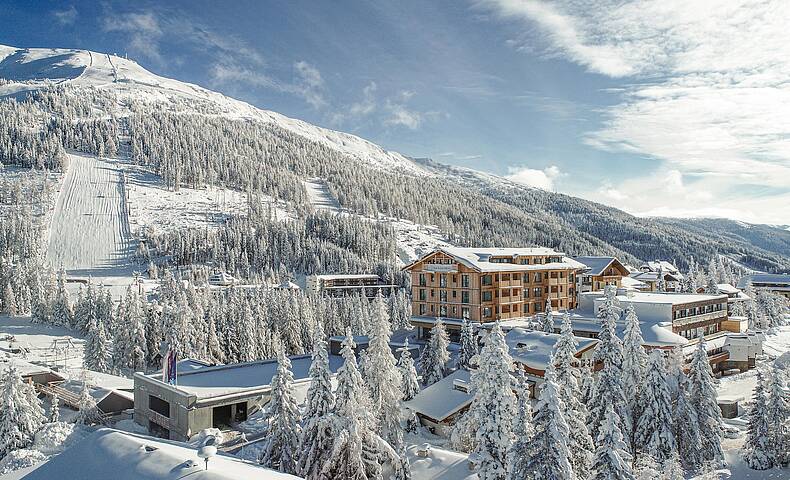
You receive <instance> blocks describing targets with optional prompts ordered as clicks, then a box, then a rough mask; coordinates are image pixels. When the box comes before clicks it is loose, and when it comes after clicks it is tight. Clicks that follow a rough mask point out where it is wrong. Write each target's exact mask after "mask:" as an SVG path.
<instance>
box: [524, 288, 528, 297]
mask: <svg viewBox="0 0 790 480" xmlns="http://www.w3.org/2000/svg"><path fill="white" fill-rule="evenodd" d="M524 298H529V289H528V288H525V289H524Z"/></svg>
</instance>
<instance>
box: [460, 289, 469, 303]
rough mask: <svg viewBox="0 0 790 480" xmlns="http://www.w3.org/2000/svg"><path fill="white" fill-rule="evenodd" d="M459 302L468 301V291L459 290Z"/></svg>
mask: <svg viewBox="0 0 790 480" xmlns="http://www.w3.org/2000/svg"><path fill="white" fill-rule="evenodd" d="M461 303H469V292H467V291H463V292H461Z"/></svg>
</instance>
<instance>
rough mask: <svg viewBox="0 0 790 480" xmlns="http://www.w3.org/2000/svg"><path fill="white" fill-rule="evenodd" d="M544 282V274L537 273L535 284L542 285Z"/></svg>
mask: <svg viewBox="0 0 790 480" xmlns="http://www.w3.org/2000/svg"><path fill="white" fill-rule="evenodd" d="M542 281H543V273H541V272H535V283H540V282H542Z"/></svg>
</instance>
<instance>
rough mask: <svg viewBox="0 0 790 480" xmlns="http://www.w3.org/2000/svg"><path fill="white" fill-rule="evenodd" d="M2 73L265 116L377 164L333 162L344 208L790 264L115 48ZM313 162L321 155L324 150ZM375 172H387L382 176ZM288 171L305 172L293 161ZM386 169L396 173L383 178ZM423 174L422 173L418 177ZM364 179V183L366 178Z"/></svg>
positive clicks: (485, 235)
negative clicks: (398, 146) (186, 76)
mask: <svg viewBox="0 0 790 480" xmlns="http://www.w3.org/2000/svg"><path fill="white" fill-rule="evenodd" d="M0 78H5V79H6V80H4V81H3V82H0V100H2V99H3V98H15V99H21V98H24V97H25V96H26V95H28V94H30V93H32V92H34V91H38V90H45V89H48V88H50V87H52V86H58V87H60V86H64V87H65V86H69V87H70V88H77V89H81V88H94V89H98V90H100V91H106V92H111V93H112V94H114V95H116V96H117V97H118V101H119V103H121V104H122V105H121V107H123V108H126V110H125V111H126V112H127V113H126V114H130V113H131V110H132V106H130V105H129V104H127V103H131V102H136V101H139V102H142V103H143V104H150V105H153V106H156V107H157V108H156V110H158V109H159V106H160V105H166V106H167V108H168V109H169V110H170V111H172V113H173V114H175V115H176V116H181V117H180V118H181V119H183V121H185V122H188V121H191V120H189V118H188V116H186V115H183V114H195V115H200V116H203V117H205V118H207V119H209V120H210V119H211V118H221V119H223V120H227V121H233V122H237V121H241V122H245V121H259V122H261V123H262V124H268V125H272V126H274V127H276V128H279V129H282V130H283V131H286V132H288V135H290V136H293V135H295V136H296V137H298V138H302V139H304V141H307V142H308V143H309V144H312V143H316V144H320V145H323V146H324V147H326V148H329V149H331V150H332V151H335V152H337V154H338V155H340V156H341V157H342V156H346V157H348V158H350V159H354V160H356V161H358V162H360V163H359V164H360V165H362V166H364V167H367V168H369V169H371V172H372V173H371V174H366V173H365V172H360V171H356V172H355V171H354V169H355V167H354V166H352V165H346V166H342V162H340V163H336V164H335V167H332V168H334V169H335V170H336V169H340V170H342V171H335V170H332V171H331V172H330V173H332V174H333V178H331V179H330V180H329V183H330V187H333V188H334V191H333V195H335V197H337V199H338V200H339V201H340V202H341V203H342V204H343V206H344V207H346V208H351V209H354V208H357V209H358V208H362V207H361V206H364V210H367V211H365V212H363V213H366V214H372V213H376V212H375V210H376V209H378V212H381V213H386V214H390V213H392V212H391V211H388V210H393V211H398V212H399V213H400V214H401V215H402V217H403V218H406V219H409V220H412V221H415V222H418V221H419V220H423V221H424V222H428V224H436V225H444V229H445V230H444V233H445V234H447V235H448V236H449V237H452V238H455V239H456V241H458V242H461V243H464V242H467V243H469V242H475V243H478V244H480V243H528V242H532V243H547V244H548V243H551V244H552V245H553V246H562V245H565V246H566V248H567V249H568V250H570V251H569V253H572V254H574V253H575V254H588V253H601V254H608V255H618V256H621V257H623V258H624V259H626V260H628V261H637V259H653V258H658V257H662V258H667V259H677V260H678V262H679V263H680V265H681V266H682V265H683V264H684V263H685V259H686V257H689V256H697V257H698V260H699V258H700V257H704V256H706V255H713V254H719V255H725V256H728V257H730V258H732V259H733V260H735V261H738V262H742V261H744V259H747V260H748V261H747V262H745V263H747V264H750V265H752V266H754V268H758V269H768V270H772V271H784V270H790V255H788V253H787V252H788V250H787V249H785V245H784V243H783V241H779V242H778V243H777V242H771V241H768V240H767V239H766V238H764V237H765V235H763V236H760V237H755V236H750V235H745V234H744V233H743V232H740V233H733V232H732V231H731V230H732V229H733V228H735V225H737V222H733V223H728V224H722V225H723V226H720V227H719V228H717V230H716V233H715V235H714V236H712V235H711V234H710V232H709V231H706V230H705V228H704V227H695V226H694V225H696V223H695V222H696V221H694V220H686V221H685V223H684V222H680V221H677V220H672V219H660V218H641V217H635V216H633V215H630V214H628V213H626V212H623V211H621V210H619V209H617V208H615V207H610V206H606V205H603V204H598V203H595V202H592V201H589V200H584V199H580V198H577V197H573V196H571V195H566V194H560V193H554V192H547V191H544V190H540V189H536V188H532V187H527V186H524V185H521V184H518V183H515V182H513V181H511V180H508V179H506V178H503V177H500V176H497V175H494V174H490V173H486V172H481V171H477V170H473V169H468V168H464V167H458V166H452V165H447V164H442V163H439V162H436V161H434V160H432V159H421V158H410V157H407V156H405V155H402V154H400V153H397V152H391V151H387V150H385V149H383V148H381V147H379V146H378V145H375V144H374V143H372V142H370V141H367V140H364V139H362V138H360V137H357V136H355V135H352V134H347V133H343V132H336V131H333V130H329V129H325V128H322V127H318V126H315V125H311V124H309V123H307V122H304V121H301V120H297V119H292V118H290V117H287V116H285V115H281V114H279V113H277V112H272V111H268V110H264V109H260V108H257V107H255V106H252V105H250V104H248V103H245V102H241V101H239V100H235V99H232V98H230V97H227V96H225V95H222V94H220V93H217V92H213V91H211V90H208V89H205V88H203V87H200V86H198V85H194V84H188V83H185V82H180V81H178V80H173V79H168V78H165V77H160V76H158V75H155V74H153V73H151V72H148V71H147V70H145V69H144V68H143V67H141V66H139V65H138V64H136V63H135V62H133V61H130V60H127V59H124V58H121V57H117V56H113V55H108V54H101V53H97V52H91V51H87V50H78V49H20V48H16V47H5V46H0ZM124 102H127V103H124ZM95 117H96V116H95V115H94V116H92V117H91V118H93V119H95ZM144 121H145V120H144ZM170 121H171V122H172V121H175V120H173V119H171V120H170ZM213 128H215V129H216V130H218V131H221V130H222V129H223V128H224V127H222V126H221V125H215V126H213ZM187 130H188V129H187ZM264 133H266V132H264ZM296 137H294V138H291V137H288V138H283V137H282V135H280V134H275V137H273V140H274V141H278V142H280V141H282V142H285V144H284V146H283V148H288V149H290V150H289V153H288V155H289V156H290V157H292V158H293V162H298V161H300V160H299V158H300V156H301V155H306V153H304V154H303V153H300V150H301V149H303V148H305V147H302V146H301V145H300V143H299V142H297V141H296V140H295V138H296ZM253 138H254V137H253ZM166 140H167V139H166ZM258 140H260V139H258ZM234 141H235V139H234ZM231 143H232V142H231ZM319 153H320V152H319ZM262 160H266V159H262ZM266 161H268V160H266ZM310 161H311V162H319V163H320V162H321V160H320V158H315V159H312V160H310ZM293 162H292V163H293ZM280 163H282V162H276V161H275V162H274V164H273V165H272V168H280V169H289V168H290V169H294V168H297V167H295V166H293V165H292V166H290V167H289V166H285V165H281V164H280ZM310 168H312V167H310ZM377 171H378V172H380V173H381V174H380V175H376V172H377ZM291 173H292V174H297V175H302V174H305V172H302V173H299V172H297V171H296V170H292V172H291ZM309 173H310V174H311V175H312V174H314V173H315V172H309ZM385 173H386V174H387V175H390V177H391V178H387V179H385V178H384V176H385V175H384V174H385ZM398 176H400V177H398ZM421 177H424V180H419V179H420V178H421ZM399 178H400V180H399ZM363 180H364V182H367V183H360V182H362V181H363ZM384 180H387V181H389V182H390V183H392V185H389V186H388V187H386V188H385V187H382V186H376V188H378V189H379V190H378V191H372V190H371V189H372V187H373V186H375V185H373V184H375V183H379V182H381V181H384ZM344 182H346V184H344ZM348 182H351V183H348ZM353 182H357V183H353ZM371 182H372V183H371ZM448 187H452V188H451V190H452V192H453V193H452V195H448V194H447V193H446V192H445V193H444V194H443V195H438V194H439V192H436V191H431V190H436V189H442V188H444V189H446V188H448ZM374 190H375V189H374ZM473 192H474V193H473ZM386 195H401V196H402V195H405V196H407V197H410V198H411V199H413V200H414V201H415V202H416V204H417V205H424V207H422V208H428V207H430V208H433V207H434V206H435V205H436V203H437V201H439V200H441V201H443V202H449V203H448V205H446V206H445V207H443V208H440V209H436V208H433V210H431V212H432V213H428V214H425V215H423V214H422V212H417V213H414V212H413V209H411V210H410V209H409V208H406V207H405V206H404V203H403V202H406V204H407V203H408V200H409V199H408V198H406V199H399V201H400V202H401V204H400V205H399V206H394V207H391V206H390V205H388V204H386V201H387V199H386V198H385V197H386ZM437 195H438V196H437ZM476 195H479V196H478V197H476ZM302 196H303V195H302ZM460 197H467V198H465V199H464V198H460ZM467 203H471V205H467ZM352 207H353V208H352ZM415 208H416V207H415ZM430 208H429V209H430ZM371 210H372V211H371ZM409 212H412V213H409ZM417 217H420V218H417ZM424 217H428V218H427V219H426V218H424ZM508 221H511V222H517V224H516V225H507V226H508V230H507V231H505V233H502V231H501V228H500V227H501V226H505V223H504V222H508ZM498 225H499V226H500V227H498ZM547 246H549V245H547ZM568 247H570V248H568Z"/></svg>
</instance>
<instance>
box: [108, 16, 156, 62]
mask: <svg viewBox="0 0 790 480" xmlns="http://www.w3.org/2000/svg"><path fill="white" fill-rule="evenodd" d="M104 30H105V31H108V32H121V33H125V34H127V35H129V44H128V48H129V51H130V52H131V53H132V54H134V55H141V56H144V57H147V58H150V59H151V60H154V61H155V62H157V63H163V61H164V59H163V58H162V54H161V53H160V51H159V40H160V39H161V38H162V35H163V33H162V29H161V28H160V26H159V18H158V17H157V16H156V14H154V13H153V12H145V13H124V14H111V15H107V16H105V17H104Z"/></svg>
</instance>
